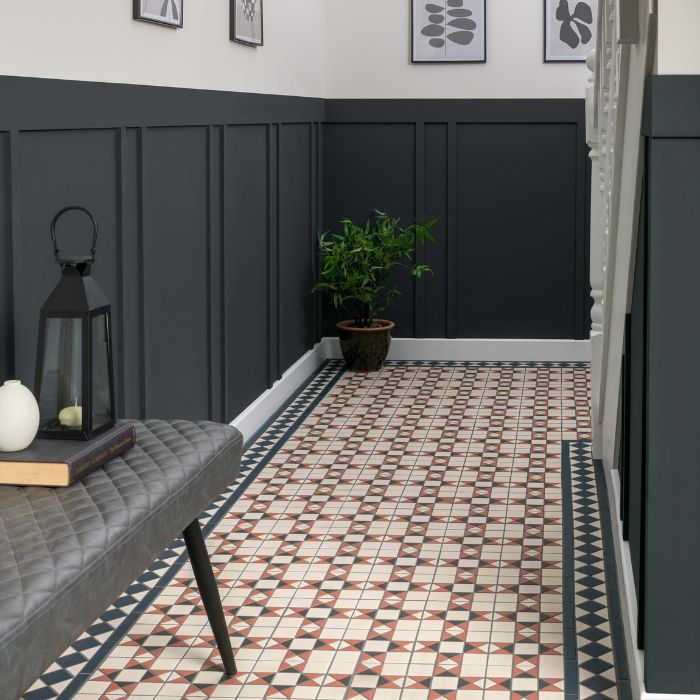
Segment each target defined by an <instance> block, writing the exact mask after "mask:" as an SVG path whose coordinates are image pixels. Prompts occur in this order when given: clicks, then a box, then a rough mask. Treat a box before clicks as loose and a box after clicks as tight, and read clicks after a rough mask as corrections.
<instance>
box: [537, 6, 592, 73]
mask: <svg viewBox="0 0 700 700" xmlns="http://www.w3.org/2000/svg"><path fill="white" fill-rule="evenodd" d="M551 1H552V0H543V2H542V60H543V61H544V63H585V62H586V57H585V56H584V57H583V58H547V33H548V26H547V7H548V6H549V3H550V2H551ZM591 30H592V32H593V41H592V43H591V48H595V39H596V34H597V32H598V27H597V22H596V16H595V15H594V16H593V25H592V27H591Z"/></svg>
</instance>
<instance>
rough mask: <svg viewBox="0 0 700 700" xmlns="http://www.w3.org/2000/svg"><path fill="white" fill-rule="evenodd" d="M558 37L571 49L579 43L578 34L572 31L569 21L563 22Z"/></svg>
mask: <svg viewBox="0 0 700 700" xmlns="http://www.w3.org/2000/svg"><path fill="white" fill-rule="evenodd" d="M559 38H560V39H561V40H562V41H563V42H564V43H565V44H566V45H567V46H570V47H571V48H572V49H575V48H576V47H577V46H578V45H579V43H580V42H579V39H578V34H576V32H575V31H574V29H573V27H572V26H571V22H564V23H563V24H562V25H561V29H560V30H559Z"/></svg>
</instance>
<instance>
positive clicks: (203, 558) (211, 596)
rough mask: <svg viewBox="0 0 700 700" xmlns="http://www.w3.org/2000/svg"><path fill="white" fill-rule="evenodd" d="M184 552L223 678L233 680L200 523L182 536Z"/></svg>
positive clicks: (225, 631) (221, 611)
mask: <svg viewBox="0 0 700 700" xmlns="http://www.w3.org/2000/svg"><path fill="white" fill-rule="evenodd" d="M183 535H184V536H185V544H186V545H187V552H188V554H189V555H190V562H191V563H192V569H193V570H194V577H195V578H196V579H197V586H198V587H199V595H200V596H201V597H202V602H203V603H204V609H205V610H206V611H207V617H208V618H209V624H210V625H211V628H212V631H213V632H214V638H215V639H216V645H217V646H218V647H219V653H220V654H221V660H222V661H223V662H224V668H225V669H226V675H228V676H233V675H234V674H235V673H236V662H235V661H234V659H233V650H232V649H231V639H230V638H229V636H228V628H227V627H226V619H225V618H224V609H223V606H222V605H221V598H220V597H219V589H218V588H217V587H216V579H215V578H214V572H213V571H212V568H211V562H210V561H209V553H208V552H207V546H206V544H205V543H204V535H203V534H202V528H201V527H200V526H199V520H194V521H192V522H191V523H190V524H189V525H188V526H187V527H186V528H185V531H184V533H183Z"/></svg>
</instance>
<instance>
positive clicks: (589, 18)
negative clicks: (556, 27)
mask: <svg viewBox="0 0 700 700" xmlns="http://www.w3.org/2000/svg"><path fill="white" fill-rule="evenodd" d="M572 17H573V19H580V20H581V21H582V22H585V23H586V24H591V23H592V22H593V11H592V10H591V6H590V5H588V4H587V3H585V2H579V3H576V8H575V9H574V14H573V15H572Z"/></svg>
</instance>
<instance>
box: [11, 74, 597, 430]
mask: <svg viewBox="0 0 700 700" xmlns="http://www.w3.org/2000/svg"><path fill="white" fill-rule="evenodd" d="M0 103H2V106H3V109H2V110H1V111H0V293H1V296H0V375H2V376H10V375H15V376H18V377H20V378H21V379H22V380H23V381H25V382H26V383H28V384H29V385H31V384H32V382H33V366H34V353H35V341H36V330H37V328H36V326H37V318H38V310H39V307H40V306H41V303H42V302H43V300H44V299H45V297H46V296H47V294H48V293H49V291H50V290H51V288H52V287H53V285H54V284H55V282H56V280H57V278H58V274H59V272H58V269H57V267H56V266H55V264H54V262H53V258H52V254H51V248H50V245H49V239H48V226H49V222H50V220H51V217H52V215H53V214H54V213H55V212H56V211H57V210H58V209H60V208H61V207H63V206H66V205H68V204H82V205H85V206H87V207H88V208H90V209H92V210H93V211H94V213H95V215H96V217H97V219H98V221H99V224H100V227H101V230H100V238H99V241H98V251H97V262H96V265H95V268H94V275H95V278H96V279H97V280H98V281H99V283H100V284H101V285H102V286H103V288H104V289H105V291H106V293H107V294H108V296H109V297H110V298H111V300H112V302H113V306H114V317H115V329H114V330H115V333H114V336H115V355H116V357H115V360H116V375H117V405H118V410H119V413H120V414H121V415H126V416H133V417H138V416H146V415H148V416H159V417H164V418H168V417H175V416H177V417H184V418H202V417H210V418H213V419H216V420H224V419H230V418H232V417H233V416H234V415H236V414H237V413H238V412H240V410H241V409H243V408H244V407H245V406H246V405H248V404H249V403H250V402H251V401H252V400H253V399H254V398H256V397H257V396H258V395H259V394H260V393H261V392H262V391H264V390H265V389H266V388H267V387H269V386H270V385H271V384H272V382H274V381H275V380H276V379H277V378H278V377H279V376H280V375H281V374H282V373H283V372H284V371H285V370H286V369H287V368H288V367H289V366H290V365H291V364H293V362H294V361H295V360H296V359H297V358H299V357H300V356H301V355H302V354H303V353H304V352H305V351H306V350H308V349H309V348H310V347H311V345H312V344H313V342H314V340H315V339H317V338H318V337H320V335H321V332H322V326H323V324H325V330H326V332H331V333H332V332H333V324H332V314H329V313H326V314H325V317H324V318H322V316H321V313H320V306H319V305H318V304H316V303H315V302H314V300H313V299H312V298H311V297H309V296H308V295H307V294H306V292H307V290H308V289H309V288H310V286H311V284H312V280H313V279H314V275H315V268H316V260H315V234H316V232H317V231H318V230H319V229H321V228H326V227H331V226H333V225H334V224H335V223H336V222H337V221H338V219H339V218H340V217H341V216H346V215H347V216H351V217H356V218H362V217H364V216H366V215H367V213H368V210H369V209H371V208H373V207H380V208H385V209H387V210H388V211H390V212H394V213H396V214H398V215H400V216H401V217H403V218H404V219H405V220H406V221H408V220H411V219H413V217H414V216H415V215H416V214H417V213H421V212H425V213H427V214H428V215H430V216H434V217H436V218H437V219H438V220H439V224H438V227H437V231H436V233H437V235H438V239H439V243H438V245H436V246H434V247H430V248H428V249H426V250H425V251H420V252H419V253H418V259H419V260H425V261H426V262H429V263H430V264H432V265H433V266H434V268H435V271H436V277H435V279H434V280H433V279H428V280H427V281H426V282H424V283H420V284H415V285H414V283H413V281H412V280H411V279H410V278H409V277H408V276H407V275H405V274H404V275H402V276H400V277H399V283H400V285H401V289H402V291H403V292H404V293H403V296H402V297H401V298H400V300H399V303H398V304H397V306H396V308H395V309H392V310H391V311H390V315H391V317H392V318H394V319H396V321H397V325H398V327H397V335H399V336H414V335H415V336H425V337H537V338H546V337H554V338H580V337H585V335H586V333H587V328H588V306H589V299H588V284H587V279H588V275H587V271H586V261H587V254H586V250H587V243H586V240H587V233H586V230H587V226H586V206H585V204H586V182H587V179H586V170H585V167H586V162H587V159H586V158H585V145H584V137H583V102H582V101H577V100H394V101H385V100H370V101H363V100H360V101H356V100H351V101H345V100H329V101H324V100H318V99H310V98H297V97H281V96H272V95H252V94H238V93H224V92H210V91H204V90H202V91H200V90H184V89H171V88H158V87H146V86H133V85H114V84H104V83H81V82H72V81H56V80H40V79H33V78H14V77H0ZM62 228H63V231H62V232H61V233H62V238H63V239H64V240H66V243H67V246H68V247H69V248H70V247H72V248H73V249H75V250H78V249H81V248H82V249H84V247H85V246H84V240H85V237H86V235H87V231H86V228H85V226H84V224H83V223H82V222H81V221H80V220H79V219H78V218H75V219H69V220H67V221H66V222H65V226H63V227H62ZM81 237H82V238H81Z"/></svg>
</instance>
